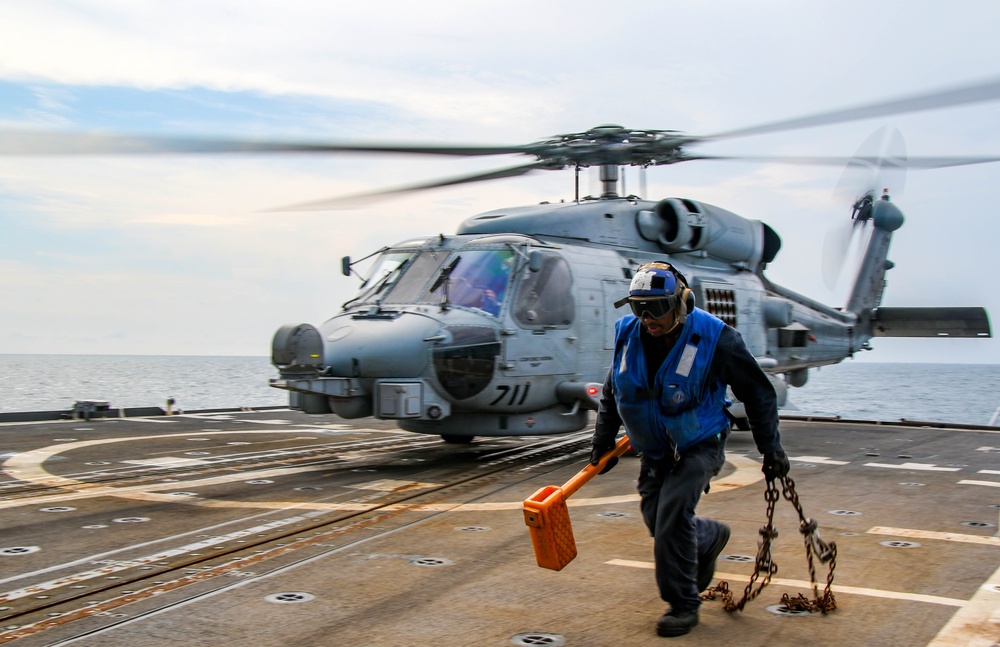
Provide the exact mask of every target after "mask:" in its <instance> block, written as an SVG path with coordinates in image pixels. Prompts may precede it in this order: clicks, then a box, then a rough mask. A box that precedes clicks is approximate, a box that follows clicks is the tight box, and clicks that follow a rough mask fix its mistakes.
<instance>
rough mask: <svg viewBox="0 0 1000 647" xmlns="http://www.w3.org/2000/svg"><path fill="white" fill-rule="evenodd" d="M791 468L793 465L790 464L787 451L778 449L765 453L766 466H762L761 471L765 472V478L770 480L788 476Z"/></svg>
mask: <svg viewBox="0 0 1000 647" xmlns="http://www.w3.org/2000/svg"><path fill="white" fill-rule="evenodd" d="M790 469H792V466H791V465H790V464H789V462H788V456H786V455H785V452H783V451H781V450H778V451H776V452H768V453H766V454H764V467H762V468H761V471H762V472H764V478H766V479H767V480H768V481H773V480H774V479H776V478H784V477H786V476H788V470H790Z"/></svg>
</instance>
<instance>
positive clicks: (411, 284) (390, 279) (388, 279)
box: [355, 251, 444, 303]
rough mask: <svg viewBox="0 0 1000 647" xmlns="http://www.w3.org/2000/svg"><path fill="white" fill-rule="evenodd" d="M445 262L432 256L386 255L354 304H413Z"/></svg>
mask: <svg viewBox="0 0 1000 647" xmlns="http://www.w3.org/2000/svg"><path fill="white" fill-rule="evenodd" d="M443 260H444V255H442V254H438V253H435V252H409V251H406V252H402V251H393V252H386V253H385V254H383V255H382V256H380V257H379V259H378V261H376V263H375V266H374V267H373V268H372V271H371V272H370V273H369V275H368V279H367V280H366V281H365V282H364V284H362V286H361V292H360V293H359V294H358V296H357V297H356V299H355V301H356V302H357V303H369V302H375V301H379V302H382V303H412V302H414V301H416V299H417V296H418V295H419V294H420V292H421V291H422V290H424V289H425V286H426V285H427V282H428V281H429V280H430V277H431V276H433V275H434V274H435V272H436V270H437V268H438V266H440V265H441V262H442V261H443Z"/></svg>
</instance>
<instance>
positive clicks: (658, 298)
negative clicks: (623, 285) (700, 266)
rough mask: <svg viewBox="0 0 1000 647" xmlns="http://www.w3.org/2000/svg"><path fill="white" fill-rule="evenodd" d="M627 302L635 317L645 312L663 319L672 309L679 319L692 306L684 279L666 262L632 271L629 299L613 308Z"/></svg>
mask: <svg viewBox="0 0 1000 647" xmlns="http://www.w3.org/2000/svg"><path fill="white" fill-rule="evenodd" d="M626 303H628V304H629V305H630V306H631V307H632V312H633V313H634V314H635V316H636V317H642V315H643V314H644V313H646V314H649V315H650V316H652V317H662V316H664V315H666V314H668V313H670V312H672V311H674V310H675V309H676V310H678V311H679V314H680V317H679V318H680V320H681V321H682V322H683V320H684V319H685V318H686V316H687V313H688V311H689V310H690V309H691V308H693V307H694V295H693V294H692V293H691V290H689V289H688V286H687V281H686V280H685V279H684V276H683V275H682V274H681V273H680V272H678V271H677V270H676V269H674V268H673V267H672V266H671V265H669V264H668V263H661V262H658V261H657V262H653V263H646V264H645V265H643V266H642V267H640V268H639V269H637V270H636V271H635V274H634V275H633V276H632V282H631V284H630V285H629V290H628V296H627V297H625V298H624V299H619V300H618V301H616V302H615V307H616V308H620V307H621V306H623V305H625V304H626Z"/></svg>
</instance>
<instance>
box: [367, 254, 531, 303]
mask: <svg viewBox="0 0 1000 647" xmlns="http://www.w3.org/2000/svg"><path fill="white" fill-rule="evenodd" d="M446 261H447V262H446ZM513 265H514V251H513V250H511V249H469V248H465V249H461V250H457V251H455V252H452V253H451V254H448V253H446V252H445V251H444V250H428V249H424V250H420V251H389V252H386V253H384V254H382V256H380V257H379V259H378V260H377V261H376V263H375V265H374V267H373V269H372V271H371V273H370V274H369V278H368V280H366V281H365V283H364V284H363V285H362V286H361V292H360V293H359V294H358V296H357V297H356V298H355V299H354V300H353V301H352V303H353V304H356V305H360V304H364V303H376V302H378V303H383V304H406V303H432V304H443V303H446V302H447V303H448V304H449V305H452V306H464V307H469V308H478V309H479V310H482V311H484V312H486V313H488V314H490V315H493V316H498V315H499V314H500V308H501V307H502V306H503V302H504V298H505V297H506V295H507V292H508V286H509V285H510V276H511V269H512V267H513Z"/></svg>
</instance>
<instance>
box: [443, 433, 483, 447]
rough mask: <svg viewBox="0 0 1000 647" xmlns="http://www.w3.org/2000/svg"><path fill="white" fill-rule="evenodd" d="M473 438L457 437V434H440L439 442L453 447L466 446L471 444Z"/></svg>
mask: <svg viewBox="0 0 1000 647" xmlns="http://www.w3.org/2000/svg"><path fill="white" fill-rule="evenodd" d="M474 438H475V436H459V435H457V434H441V440H443V441H444V442H446V443H453V444H455V445H467V444H469V443H471V442H472V440H473V439H474Z"/></svg>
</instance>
